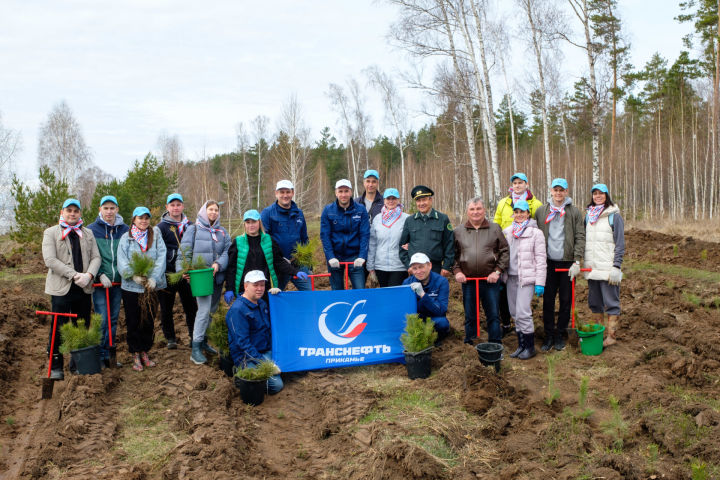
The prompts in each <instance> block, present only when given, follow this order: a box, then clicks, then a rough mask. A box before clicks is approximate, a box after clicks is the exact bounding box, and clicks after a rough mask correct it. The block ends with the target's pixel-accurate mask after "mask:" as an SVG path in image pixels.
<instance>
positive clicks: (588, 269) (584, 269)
mask: <svg viewBox="0 0 720 480" xmlns="http://www.w3.org/2000/svg"><path fill="white" fill-rule="evenodd" d="M555 271H556V272H569V271H570V269H569V268H556V269H555ZM580 271H581V272H592V268H581V269H580ZM570 311H571V315H570V318H571V319H572V323H571V324H570V326H571V328H575V277H573V279H572V306H571V307H570Z"/></svg>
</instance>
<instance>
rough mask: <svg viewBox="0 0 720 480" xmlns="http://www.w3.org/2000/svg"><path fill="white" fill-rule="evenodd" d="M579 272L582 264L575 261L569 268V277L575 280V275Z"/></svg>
mask: <svg viewBox="0 0 720 480" xmlns="http://www.w3.org/2000/svg"><path fill="white" fill-rule="evenodd" d="M579 274H580V264H579V263H578V262H575V263H573V264H572V266H571V267H570V268H568V277H570V281H571V282H572V281H573V280H575V277H577V276H578V275H579Z"/></svg>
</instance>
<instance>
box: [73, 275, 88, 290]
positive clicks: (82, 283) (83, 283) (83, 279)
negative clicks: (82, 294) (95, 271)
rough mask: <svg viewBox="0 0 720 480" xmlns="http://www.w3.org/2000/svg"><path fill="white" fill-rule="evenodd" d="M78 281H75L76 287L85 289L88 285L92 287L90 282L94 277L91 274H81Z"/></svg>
mask: <svg viewBox="0 0 720 480" xmlns="http://www.w3.org/2000/svg"><path fill="white" fill-rule="evenodd" d="M78 277H79V278H78V279H77V280H75V285H77V286H78V287H80V288H85V287H87V286H88V285H90V281H91V280H92V275H90V274H89V273H81V274H80V275H78Z"/></svg>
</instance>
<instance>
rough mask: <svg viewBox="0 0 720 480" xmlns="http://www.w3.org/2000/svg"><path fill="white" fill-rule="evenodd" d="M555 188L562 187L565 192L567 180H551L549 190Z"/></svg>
mask: <svg viewBox="0 0 720 480" xmlns="http://www.w3.org/2000/svg"><path fill="white" fill-rule="evenodd" d="M555 187H562V188H564V189H565V190H567V189H568V183H567V180H565V179H564V178H555V179H553V181H552V183H551V184H550V188H555Z"/></svg>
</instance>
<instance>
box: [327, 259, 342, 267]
mask: <svg viewBox="0 0 720 480" xmlns="http://www.w3.org/2000/svg"><path fill="white" fill-rule="evenodd" d="M328 265H330V268H340V260H338V259H337V258H331V259H330V260H328Z"/></svg>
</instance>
